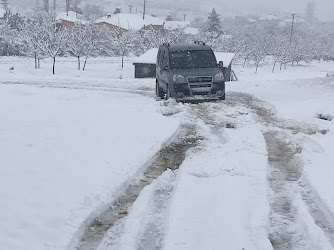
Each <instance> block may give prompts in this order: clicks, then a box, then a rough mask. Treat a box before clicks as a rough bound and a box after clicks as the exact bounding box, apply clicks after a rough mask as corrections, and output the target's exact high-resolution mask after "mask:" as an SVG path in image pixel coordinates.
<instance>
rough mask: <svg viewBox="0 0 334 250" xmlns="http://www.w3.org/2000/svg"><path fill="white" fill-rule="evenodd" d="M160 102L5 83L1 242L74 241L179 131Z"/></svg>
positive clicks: (0, 130)
mask: <svg viewBox="0 0 334 250" xmlns="http://www.w3.org/2000/svg"><path fill="white" fill-rule="evenodd" d="M18 70H19V69H18ZM2 76H3V74H1V77H2ZM25 77H26V78H28V77H29V78H33V76H31V77H30V76H28V75H25ZM57 83H58V82H57V80H55V81H54V84H55V85H56V84H57ZM159 109H160V108H159V104H158V103H157V102H156V101H155V100H154V99H153V98H147V97H143V96H140V95H134V94H126V93H113V92H110V91H109V92H106V91H90V90H79V89H76V90H68V89H55V88H40V87H34V86H33V87H32V86H26V85H9V84H7V85H4V84H0V117H1V122H0V152H1V153H0V154H1V157H0V166H1V167H0V183H1V184H0V187H1V188H0V197H1V198H0V200H1V209H0V220H1V223H0V232H1V237H0V246H1V247H0V248H1V249H6V250H7V249H8V250H9V249H11V250H14V249H34V250H37V249H65V248H66V246H71V244H77V242H76V241H77V240H78V238H79V237H76V235H77V236H80V235H81V234H82V231H83V230H84V229H85V224H86V223H88V222H89V219H90V218H93V216H95V215H96V214H97V213H99V212H101V210H103V209H105V207H106V206H108V205H110V204H111V203H112V202H113V201H114V200H115V198H116V197H117V196H119V195H120V194H121V192H122V191H123V189H124V187H125V185H126V183H128V182H129V181H130V180H132V178H133V177H134V176H135V175H137V174H138V172H140V171H142V170H143V169H144V168H145V165H146V163H147V161H148V160H149V159H150V158H151V157H153V156H154V154H155V153H156V152H157V151H158V150H159V149H160V148H161V146H162V144H163V143H165V142H166V141H167V140H168V139H169V137H171V136H172V135H173V134H174V133H175V131H177V129H178V126H179V123H178V121H177V120H175V119H173V118H166V117H163V116H162V115H161V113H160V111H159ZM72 248H73V245H72Z"/></svg>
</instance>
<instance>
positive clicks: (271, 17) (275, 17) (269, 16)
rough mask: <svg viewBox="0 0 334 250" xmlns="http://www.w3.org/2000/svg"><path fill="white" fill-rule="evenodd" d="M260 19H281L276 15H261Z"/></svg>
mask: <svg viewBox="0 0 334 250" xmlns="http://www.w3.org/2000/svg"><path fill="white" fill-rule="evenodd" d="M259 20H260V21H277V20H279V18H278V17H277V16H274V15H264V16H261V17H260V19H259Z"/></svg>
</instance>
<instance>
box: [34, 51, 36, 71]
mask: <svg viewBox="0 0 334 250" xmlns="http://www.w3.org/2000/svg"><path fill="white" fill-rule="evenodd" d="M34 56H35V69H37V53H36V52H35V53H34Z"/></svg>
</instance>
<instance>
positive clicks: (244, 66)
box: [243, 58, 247, 68]
mask: <svg viewBox="0 0 334 250" xmlns="http://www.w3.org/2000/svg"><path fill="white" fill-rule="evenodd" d="M246 62H247V59H246V58H245V61H244V65H243V68H245V66H246Z"/></svg>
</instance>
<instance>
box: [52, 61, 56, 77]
mask: <svg viewBox="0 0 334 250" xmlns="http://www.w3.org/2000/svg"><path fill="white" fill-rule="evenodd" d="M55 67H56V58H55V57H54V58H53V67H52V73H53V74H55Z"/></svg>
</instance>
